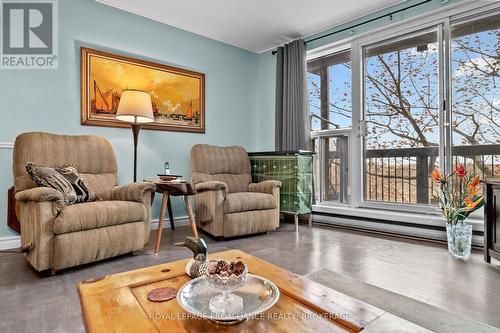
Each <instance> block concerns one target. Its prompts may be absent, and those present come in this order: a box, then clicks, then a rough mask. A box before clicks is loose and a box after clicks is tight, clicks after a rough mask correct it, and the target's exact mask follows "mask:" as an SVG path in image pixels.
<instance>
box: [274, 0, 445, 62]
mask: <svg viewBox="0 0 500 333" xmlns="http://www.w3.org/2000/svg"><path fill="white" fill-rule="evenodd" d="M431 1H432V0H425V1H421V2H419V3H415V4H413V5H410V6H406V7H403V8H400V9H398V10H394V11H392V12H389V13H387V14H384V15H379V16H377V17H374V18H371V19H369V20H366V21H364V22H360V23H357V24H354V25H351V26H349V27H347V28H343V29H340V30H336V31H332V32H329V33H327V34H325V35H322V36H318V37H315V38H313V39H309V40H307V41H305V42H304V44H307V43H310V42H314V41H316V40H318V39H322V38H325V37H328V36H331V35H335V34H338V33H339V32H343V31H346V30H351V29H353V28H357V27H359V26H361V25H365V24H367V23H370V22H373V21H377V20H380V19H382V18H384V17H387V16H389V18H390V20H391V21H392V15H394V14H397V13H400V12H403V11H405V10H408V9H411V8H414V7H418V6H421V5H423V4H426V3H428V2H431ZM445 2H448V1H442V3H445ZM276 53H278V51H277V50H274V51H273V52H272V54H273V55H274V54H276Z"/></svg>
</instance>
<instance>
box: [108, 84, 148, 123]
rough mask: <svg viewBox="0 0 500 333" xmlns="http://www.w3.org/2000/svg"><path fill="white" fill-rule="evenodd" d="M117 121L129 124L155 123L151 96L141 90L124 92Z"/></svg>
mask: <svg viewBox="0 0 500 333" xmlns="http://www.w3.org/2000/svg"><path fill="white" fill-rule="evenodd" d="M116 119H118V120H121V121H126V122H129V123H150V122H153V121H154V115H153V106H152V105H151V96H150V95H149V94H148V93H147V92H144V91H141V90H133V89H126V90H124V91H122V95H121V96H120V103H119V104H118V111H117V112H116Z"/></svg>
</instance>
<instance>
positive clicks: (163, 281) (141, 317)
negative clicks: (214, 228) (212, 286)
mask: <svg viewBox="0 0 500 333" xmlns="http://www.w3.org/2000/svg"><path fill="white" fill-rule="evenodd" d="M210 257H212V258H223V259H226V260H236V259H241V260H242V261H244V262H245V263H246V264H247V265H248V268H249V271H250V273H253V274H257V275H260V276H263V277H266V278H268V279H269V280H271V281H273V282H274V283H275V284H276V285H277V286H278V288H279V289H280V292H281V297H280V299H279V301H278V302H277V303H276V304H275V305H274V306H273V307H272V308H271V309H269V310H268V311H266V312H265V313H264V314H263V315H262V316H261V317H259V318H254V319H249V320H247V321H245V322H243V323H241V324H238V325H235V326H218V325H217V324H216V323H214V322H211V321H209V320H204V319H199V318H193V317H192V316H189V315H188V314H187V313H186V312H185V311H184V310H183V309H182V308H181V307H180V306H179V304H177V301H176V299H175V298H174V299H172V300H170V301H167V302H163V303H155V302H150V301H149V300H148V299H147V294H148V293H149V292H150V291H151V290H153V289H155V288H159V287H172V288H176V289H178V288H180V287H181V286H182V285H183V284H185V283H186V282H187V281H189V279H190V278H189V277H188V276H187V275H186V274H185V273H184V266H185V265H186V263H187V261H188V260H180V261H175V262H171V263H166V264H161V265H157V266H152V267H147V268H142V269H138V270H134V271H130V272H123V273H118V274H112V275H108V276H104V277H101V278H97V279H93V280H87V281H83V282H81V283H80V284H79V285H78V292H79V294H80V301H81V306H82V315H83V321H84V323H85V327H86V329H87V331H88V332H283V333H284V332H288V333H292V332H301V333H302V332H315V333H319V332H359V331H361V330H363V332H387V331H391V330H392V331H394V332H396V331H397V332H428V331H427V330H425V329H424V328H422V327H420V326H417V325H415V324H412V323H410V322H408V321H406V320H404V319H401V318H399V317H396V316H394V315H392V314H389V313H387V312H385V311H383V310H381V309H379V308H376V307H374V306H372V305H369V304H367V303H364V302H362V301H360V300H357V299H355V298H352V297H350V296H347V295H345V294H342V293H339V292H337V291H335V290H333V289H330V288H327V287H325V286H323V285H321V284H318V283H316V282H314V281H311V280H308V279H306V278H303V277H301V276H299V275H296V274H294V273H291V272H289V271H287V270H285V269H282V268H280V267H278V266H275V265H273V264H270V263H268V262H266V261H264V260H262V259H259V258H256V257H253V256H251V255H249V254H246V253H244V252H241V251H239V250H230V251H224V252H219V253H214V254H212V255H211V256H210Z"/></svg>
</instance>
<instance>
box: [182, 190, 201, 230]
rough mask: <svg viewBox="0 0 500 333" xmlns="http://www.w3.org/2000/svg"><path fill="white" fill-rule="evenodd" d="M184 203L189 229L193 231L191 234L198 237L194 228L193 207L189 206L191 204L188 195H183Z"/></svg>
mask: <svg viewBox="0 0 500 333" xmlns="http://www.w3.org/2000/svg"><path fill="white" fill-rule="evenodd" d="M184 204H185V205H186V210H187V213H188V217H189V224H191V230H192V231H193V236H194V237H196V238H198V230H197V229H196V222H195V220H194V217H193V209H192V208H191V204H190V203H189V196H187V195H185V196H184Z"/></svg>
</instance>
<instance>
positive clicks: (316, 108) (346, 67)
mask: <svg viewBox="0 0 500 333" xmlns="http://www.w3.org/2000/svg"><path fill="white" fill-rule="evenodd" d="M351 77H352V72H351V52H350V51H344V52H339V53H335V54H333V55H328V56H326V57H321V58H318V59H314V60H312V61H309V62H308V63H307V83H308V88H309V111H310V112H311V115H315V116H319V117H321V118H323V119H324V120H321V118H319V117H312V118H311V130H313V131H314V130H321V129H328V128H330V129H336V128H350V127H351V126H352V103H351V100H352V98H351V96H352V95H351V92H352V89H351V88H352V87H351ZM326 120H328V121H329V122H327V121H326Z"/></svg>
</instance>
